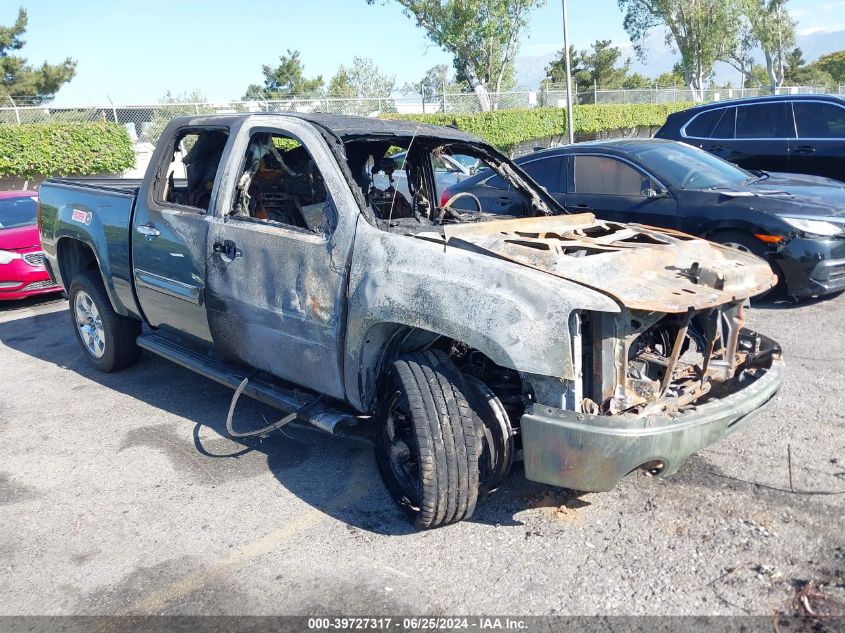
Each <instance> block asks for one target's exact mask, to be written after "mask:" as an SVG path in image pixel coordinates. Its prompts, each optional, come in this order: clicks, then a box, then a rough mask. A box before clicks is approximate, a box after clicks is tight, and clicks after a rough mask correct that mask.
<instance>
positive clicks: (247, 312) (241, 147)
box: [207, 121, 357, 398]
mask: <svg viewBox="0 0 845 633" xmlns="http://www.w3.org/2000/svg"><path fill="white" fill-rule="evenodd" d="M271 146H272V147H271ZM241 156H243V157H244V158H243V162H242V166H241V167H240V168H237V169H232V170H231V172H232V173H231V175H230V178H229V180H228V182H227V193H228V194H229V195H227V196H226V197H225V199H222V200H221V202H220V204H219V205H218V207H219V209H218V211H219V212H218V213H217V214H216V217H215V218H213V219H212V222H211V227H210V235H209V244H208V270H207V275H208V278H207V282H208V315H209V316H208V318H209V325H210V329H211V334H212V338H213V340H214V343H215V347H216V348H217V349H218V350H220V351H221V352H222V353H223V354H225V355H226V356H228V357H231V358H235V359H237V360H239V361H241V362H244V363H247V364H248V365H250V366H252V367H254V368H256V369H261V370H265V371H268V372H270V373H271V374H273V375H275V376H278V377H280V378H283V379H285V380H288V381H291V382H293V383H296V384H298V385H301V386H303V387H306V388H309V389H313V390H315V391H319V392H320V393H325V394H327V395H330V396H333V397H337V398H342V397H344V394H345V392H344V389H343V382H342V379H341V377H342V371H341V370H342V366H341V363H342V352H341V349H342V345H341V342H342V336H343V332H344V329H345V320H346V309H345V301H346V297H345V293H346V276H347V261H348V257H349V254H350V249H351V244H352V238H353V236H354V222H353V221H352V220H353V218H350V217H349V216H350V215H351V214H350V213H342V212H339V210H343V207H342V206H340V205H347V211H348V209H349V208H351V207H354V206H355V203H354V199H353V198H352V194H351V192H349V190H348V186H347V185H346V184H345V181H343V179H342V176H341V174H340V171H339V168H338V166H337V164H336V162H335V161H334V158H332V156H331V154H330V153H329V151H328V148H327V147H326V146H325V143H324V142H323V141H322V139H321V138H320V137H319V136H317V135H316V133H315V132H314V131H313V130H311V129H310V128H309V127H307V125H306V124H304V123H300V122H296V121H292V122H290V123H287V122H286V123H285V124H284V130H282V129H280V128H279V127H278V124H276V125H274V126H273V128H252V129H245V130H243V131H242V133H241V134H239V138H238V144H236V146H235V149H234V150H233V160H240V157H241ZM235 157H238V158H235ZM233 166H234V165H233ZM324 174H325V175H324ZM243 192H246V193H247V194H249V195H248V196H247V197H244V195H243ZM349 205H351V206H349ZM355 208H356V210H357V207H355Z"/></svg>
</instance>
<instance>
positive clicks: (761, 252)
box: [709, 231, 785, 301]
mask: <svg viewBox="0 0 845 633" xmlns="http://www.w3.org/2000/svg"><path fill="white" fill-rule="evenodd" d="M709 239H710V241H711V242H718V243H719V244H723V245H724V246H730V247H731V248H735V249H737V250H739V251H742V252H744V253H751V254H752V255H756V256H757V257H760V258H762V259H765V260H766V262H767V263H768V264H769V266H770V267H771V269H772V272H773V273H774V274H775V275H777V278H778V282H777V284H776V285H775V286H774V287H773V288H772V289H771V290H767V291H766V292H764V293H762V294H759V295H757V296H756V297H752V300H754V301H760V300H762V299H776V298H778V297H779V296H781V295H782V294H783V293H784V290H785V288H784V286H785V283H784V281H783V273H782V272H781V270H780V268H779V267H778V265H777V264H776V263H774V262H773V261H772V260H771V258H770V255H771V251H770V250H769V249H768V248H766V246H765V245H764V244H763V243H762V242H760V240H758V239H756V238H755V237H754V236H753V235H749V234H748V233H745V232H743V231H717V232H716V233H714V234H713V235H711V236H710V237H709Z"/></svg>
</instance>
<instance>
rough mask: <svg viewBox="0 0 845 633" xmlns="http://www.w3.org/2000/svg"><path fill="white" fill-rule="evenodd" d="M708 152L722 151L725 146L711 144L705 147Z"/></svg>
mask: <svg viewBox="0 0 845 633" xmlns="http://www.w3.org/2000/svg"><path fill="white" fill-rule="evenodd" d="M707 151H708V152H724V151H725V147H724V146H723V145H711V146H710V147H708V148H707Z"/></svg>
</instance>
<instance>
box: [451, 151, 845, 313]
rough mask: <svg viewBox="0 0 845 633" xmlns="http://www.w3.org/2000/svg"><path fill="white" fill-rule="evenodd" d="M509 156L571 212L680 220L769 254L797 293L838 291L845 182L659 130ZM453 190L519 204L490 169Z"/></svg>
mask: <svg viewBox="0 0 845 633" xmlns="http://www.w3.org/2000/svg"><path fill="white" fill-rule="evenodd" d="M516 163H517V164H518V165H519V166H520V167H522V168H523V169H524V170H525V171H526V172H527V173H528V174H529V175H530V176H531V177H532V178H534V179H535V180H536V181H537V182H538V183H539V184H540V185H541V186H543V187H545V188H546V190H547V191H548V192H549V193H551V194H552V196H553V197H554V198H555V199H556V200H557V201H558V202H560V203H561V204H562V205H563V206H564V207H566V209H567V210H569V211H570V212H593V213H595V214H596V215H597V216H598V217H599V218H602V219H607V220H615V221H619V222H635V223H639V224H647V225H652V226H658V227H665V228H671V229H677V230H679V231H682V232H684V233H690V234H692V235H699V236H702V237H706V238H708V239H710V240H713V241H715V242H720V243H722V244H728V245H732V246H734V247H736V248H739V249H741V250H745V251H750V252H752V253H754V254H756V255H759V256H761V257H764V258H766V259H767V260H768V261H769V263H770V264H771V265H772V268H773V270H774V271H775V272H776V273H777V275H778V276H779V277H780V279H781V281H782V284H781V286H782V288H783V289H784V290H785V291H786V293H787V294H788V295H789V296H791V297H794V298H799V297H807V296H813V295H823V294H829V293H832V292H838V291H841V290H845V184H843V183H842V182H839V181H836V180H831V179H828V178H820V177H816V176H798V175H792V174H776V173H767V172H763V171H754V172H751V171H746V170H744V169H741V168H739V167H737V166H736V165H733V164H731V163H729V162H727V161H724V160H722V159H720V158H716V157H715V156H712V155H711V154H708V153H707V152H704V151H702V150H700V149H696V148H694V147H690V146H689V145H685V144H683V143H676V142H674V141H664V140H659V139H627V140H618V141H601V142H595V143H578V144H575V145H569V146H566V147H559V148H553V149H549V150H542V151H538V152H535V153H533V154H529V155H527V156H523V157H522V158H519V159H517V160H516ZM459 192H466V193H469V194H472V195H471V196H464V197H461V198H459V199H456V200H455V201H454V203H453V206H455V207H458V208H461V209H466V210H474V209H475V208H476V207H477V206H478V204H480V205H481V206H482V208H483V209H484V211H488V212H496V213H501V214H504V215H515V216H519V215H522V214H524V213H525V212H526V210H525V208H524V203H523V202H522V200H521V199H520V198H519V197H518V196H516V195H515V193H514V192H511V191H510V190H509V188H508V187H507V185H506V184H505V183H504V182H503V181H502V180H501V178H499V177H498V176H495V175H492V174H491V173H490V172H489V171H484V172H480V173H479V174H476V175H475V176H473V177H471V178H468V179H466V180H464V181H462V182H461V183H458V184H456V185H453V186H450V187H449V190H448V191H447V192H445V193H444V196H443V197H444V198H449V197H452V196H454V195H455V194H457V193H459ZM473 198H475V200H474V199H473ZM476 200H478V202H476Z"/></svg>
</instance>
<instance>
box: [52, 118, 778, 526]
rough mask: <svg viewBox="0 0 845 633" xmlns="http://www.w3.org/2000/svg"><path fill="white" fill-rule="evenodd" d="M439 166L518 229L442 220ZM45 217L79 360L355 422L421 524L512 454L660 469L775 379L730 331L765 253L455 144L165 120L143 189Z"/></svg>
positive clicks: (423, 134) (461, 136) (59, 200)
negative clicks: (471, 176)
mask: <svg viewBox="0 0 845 633" xmlns="http://www.w3.org/2000/svg"><path fill="white" fill-rule="evenodd" d="M397 154H401V162H400V161H399V160H397V159H396V158H393V156H395V155H397ZM443 156H450V157H453V158H455V159H456V160H459V162H461V163H462V164H471V163H473V162H476V161H477V162H478V163H479V164H481V165H483V166H486V167H489V168H491V169H493V170H495V171H496V172H497V173H498V174H499V176H500V177H501V178H502V179H504V180H505V182H506V183H508V196H510V197H511V199H510V200H509V203H508V205H507V206H508V210H509V213H511V214H513V213H517V214H519V216H521V217H513V215H512V216H511V217H504V216H502V215H501V214H500V213H497V209H495V208H484V207H483V204H482V203H481V202H480V201H478V200H477V199H476V200H474V201H473V202H474V203H475V204H474V206H475V208H474V209H473V210H469V211H468V210H466V209H462V210H459V209H457V208H455V205H454V203H455V200H456V199H460V198H461V197H467V196H469V197H470V199H472V198H473V196H472V195H471V194H457V195H455V196H450V195H448V193H447V192H446V191H445V190H444V188H443V185H442V182H439V180H440V179H438V177H437V175H436V173H435V172H436V169H435V165H437V164H444V163H448V162H450V161H443V160H442V157H443ZM398 174H401V175H402V177H403V178H405V180H406V182H407V185H403V187H402V190H401V191H400V190H399V188H396V187H394V185H393V183H394V182H395V178H396V176H397V175H398ZM378 185H380V186H378ZM513 196H518V197H519V199H520V200H521V201H522V204H521V206H520V205H514V204H513V200H512V198H513ZM461 206H465V205H461ZM514 209H517V211H514ZM499 211H501V210H499ZM40 227H41V236H42V240H43V247H44V251H45V253H46V262H47V266H48V269H49V271H50V272H51V275H52V276H53V278H54V279H55V280H56V281H58V282H60V283H61V285H62V286H63V287H64V288H65V289H66V290H67V291H68V294H69V298H70V308H71V309H70V314H71V319H72V323H73V331H74V332H75V335H76V337H77V338H78V340H79V343H80V345H81V348H82V350H83V353H84V354H85V355H86V356H87V357H88V359H89V360H90V361H91V362H92V363H93V365H94V366H95V367H96V368H98V369H100V370H102V371H113V370H117V369H121V368H124V367H127V366H129V365H131V364H132V363H133V362H135V361H136V359H137V358H138V356H139V353H140V349H141V348H143V349H146V350H149V351H151V352H153V353H155V354H159V355H161V356H163V357H164V358H167V359H170V360H171V361H174V362H176V363H179V364H181V365H183V366H185V367H187V368H189V369H192V370H194V371H196V372H199V373H200V374H203V375H205V376H207V377H209V378H212V379H214V380H216V381H218V382H220V383H223V384H225V385H228V386H229V387H231V388H233V389H235V390H236V395H240V394H241V393H243V394H245V395H247V396H251V397H254V398H257V399H258V400H261V401H263V402H265V403H269V404H271V405H273V406H275V407H277V408H278V409H280V410H282V411H284V412H285V413H286V414H287V415H286V416H285V417H284V418H282V420H281V421H280V422H279V423H277V425H276V426H278V424H281V423H283V422H286V421H288V420H291V419H298V420H299V421H300V422H302V423H310V424H312V425H314V426H316V427H319V428H320V429H323V430H325V431H328V432H331V433H335V434H342V433H345V432H349V429H350V428H351V427H357V429H359V431H358V432H361V431H360V430H361V429H364V430H366V429H371V437H372V438H374V443H375V446H376V457H377V462H378V465H379V468H380V471H381V474H382V476H383V478H384V480H385V483H386V484H387V486H388V487H389V489H390V491H391V492H392V494H393V495H394V496H395V498H396V500H397V502H398V503H400V504H401V505H402V506H403V507H404V508H406V509H407V511H408V512H409V513H410V514H411V516H412V517H413V519H414V520H415V522H416V524H417V525H418V526H419V527H423V528H427V527H435V526H440V525H444V524H448V523H451V522H455V521H459V520H461V519H465V518H467V517H469V516H471V515H472V513H473V510H474V509H475V507H476V503H477V502H478V501H479V499H481V498H483V497H484V496H485V495H486V494H488V493H489V492H490V491H491V490H493V489H495V488H496V487H497V486H499V485H500V484H501V483H502V481H503V480H504V479H505V477H506V476H507V474H508V472H509V470H510V468H511V465H512V463H513V461H514V460H515V459H519V458H523V459H524V463H525V474H526V476H527V477H528V479H531V480H534V481H538V482H543V483H547V484H552V485H555V486H565V487H568V488H573V489H577V490H582V491H603V490H609V489H611V488H612V487H613V486H614V485H615V484H616V483H617V481H619V479H620V478H622V477H623V476H625V475H626V474H627V473H629V472H631V471H633V470H636V469H637V468H645V469H648V470H649V471H651V472H652V473H655V474H659V475H669V474H671V473H673V472H675V471H676V470H677V469H678V468H679V467H680V466H681V465H682V464H683V462H684V461H685V460H686V459H687V458H688V457H689V456H690V455H691V454H692V453H693V452H695V451H697V450H699V449H701V448H703V447H705V446H707V445H709V444H711V443H712V442H714V441H716V440H718V439H719V438H721V437H723V436H724V435H726V434H728V433H730V432H731V431H733V430H735V429H737V428H738V427H739V426H740V425H742V424H743V423H744V422H746V421H747V420H749V419H750V418H751V417H752V415H753V414H755V413H756V412H758V411H759V410H760V409H761V408H762V407H763V406H764V405H765V404H766V403H767V402H768V401H769V400H770V399H771V398H772V396H773V395H774V394H775V393H776V392H777V390H778V388H779V387H780V385H781V383H782V381H783V364H782V360H781V353H780V349H779V347H778V346H777V344H776V343H774V342H773V341H771V340H770V339H768V338H766V337H765V336H763V335H761V334H758V333H755V332H752V331H750V330H748V329H746V328H744V320H745V309H744V304H745V303H746V300H747V299H748V298H749V297H751V296H754V295H755V294H758V293H761V292H763V291H765V290H767V289H768V288H770V287H771V286H772V285H773V284H774V283H775V281H776V280H775V278H774V276H773V275H772V272H771V270H770V268H769V266H768V265H767V264H766V263H765V262H763V261H762V260H760V259H757V258H756V257H754V256H752V255H750V254H747V253H741V252H738V251H734V250H731V249H728V248H725V247H721V246H718V245H715V244H711V243H709V242H706V241H703V240H700V239H695V238H692V237H690V236H688V235H684V234H680V233H674V232H671V231H666V230H658V229H653V228H649V227H645V226H637V225H623V224H616V223H611V222H599V221H596V219H595V218H594V217H593V216H592V215H590V214H579V215H571V214H568V213H567V212H566V210H565V209H563V208H561V207H560V206H559V205H558V204H557V203H556V202H555V201H554V200H553V199H552V198H550V197H549V196H548V195H547V193H546V192H545V191H544V190H543V189H542V188H541V187H539V186H538V185H536V184H535V183H534V182H533V181H532V180H531V179H530V178H529V177H528V176H527V175H526V174H525V172H523V171H522V170H521V169H520V168H519V167H517V166H515V165H514V164H513V163H512V162H511V161H510V160H508V159H507V158H506V157H505V156H503V155H502V154H500V153H499V152H497V151H496V150H495V149H493V148H492V147H490V146H489V145H487V144H485V143H483V142H482V141H480V140H478V139H476V138H474V137H472V136H470V135H468V134H465V133H462V132H460V131H457V130H453V129H449V128H438V127H432V126H427V125H420V124H416V123H408V122H399V121H388V120H375V119H365V118H356V117H342V116H332V115H319V114H313V115H306V114H247V115H232V116H228V115H227V116H212V117H196V118H193V117H192V118H181V119H177V120H175V121H173V122H172V123H171V124H170V125H169V126H168V127H167V129H166V130H165V132H164V134H163V135H162V137H161V139H160V141H159V143H158V146H157V148H156V151H155V153H154V155H153V157H152V161H151V163H150V166H149V169H148V172H147V174H146V177H145V178H144V180H143V181H141V182H131V181H130V182H127V181H102V180H99V181H98V180H93V181H79V180H76V181H75V180H61V179H56V180H49V181H47V182H46V183H45V184H43V185H42V186H41V189H40ZM142 324H146V327H143V328H142ZM233 404H234V400H233ZM229 414H230V416H229V424H228V425H227V426H228V428H229V430H230V432H231V433H233V434H235V435H241V434H242V433H239V432H237V431H235V430H234V428H233V426H232V422H231V420H232V418H231V414H232V410H231V409H230V412H229ZM270 428H274V427H270Z"/></svg>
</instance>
